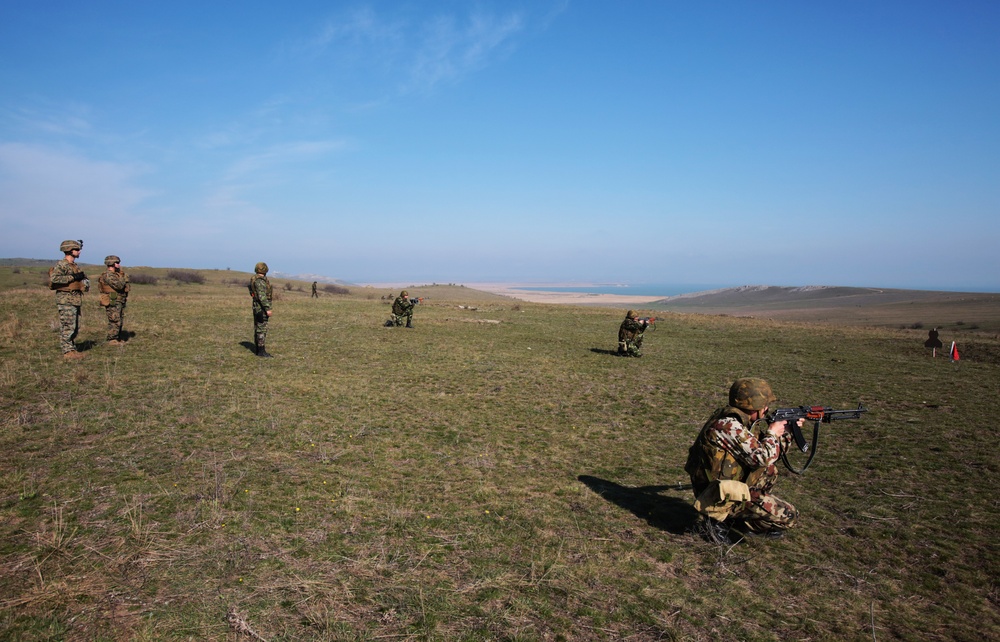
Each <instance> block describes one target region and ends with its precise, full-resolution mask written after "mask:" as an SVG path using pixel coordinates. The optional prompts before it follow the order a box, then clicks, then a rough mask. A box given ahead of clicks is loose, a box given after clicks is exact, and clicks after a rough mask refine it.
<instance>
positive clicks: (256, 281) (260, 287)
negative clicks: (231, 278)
mask: <svg viewBox="0 0 1000 642" xmlns="http://www.w3.org/2000/svg"><path fill="white" fill-rule="evenodd" d="M248 287H249V289H250V296H251V297H252V298H253V307H254V308H260V309H261V310H264V311H267V310H270V309H271V297H272V296H273V290H272V289H271V282H270V281H268V280H267V277H266V276H264V275H263V274H254V275H253V276H252V277H250V285H249V286H248Z"/></svg>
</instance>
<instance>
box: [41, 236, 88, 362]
mask: <svg viewBox="0 0 1000 642" xmlns="http://www.w3.org/2000/svg"><path fill="white" fill-rule="evenodd" d="M82 249H83V241H74V240H68V241H63V242H62V243H61V244H60V245H59V250H60V251H61V252H62V253H63V260H61V261H59V262H58V263H56V264H55V265H54V266H53V267H52V268H51V269H50V270H49V288H50V289H52V290H55V293H56V309H57V310H58V311H59V347H60V349H61V350H62V355H63V358H64V359H82V358H83V353H82V352H80V351H79V350H77V349H76V343H74V339H76V336H77V334H79V332H80V306H81V305H83V293H84V292H88V291H89V290H90V280H89V279H88V278H87V275H86V274H84V272H83V269H82V268H81V267H80V266H79V265H77V264H76V260H77V259H78V258H80V251H81V250H82Z"/></svg>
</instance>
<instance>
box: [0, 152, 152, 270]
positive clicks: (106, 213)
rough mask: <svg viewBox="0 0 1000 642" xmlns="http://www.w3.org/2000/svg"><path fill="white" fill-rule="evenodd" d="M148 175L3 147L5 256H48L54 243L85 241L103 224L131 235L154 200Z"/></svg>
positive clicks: (0, 200)
mask: <svg viewBox="0 0 1000 642" xmlns="http://www.w3.org/2000/svg"><path fill="white" fill-rule="evenodd" d="M145 172H146V169H145V168H144V167H141V166H137V165H126V164H121V163H112V162H107V161H95V160H92V159H89V158H86V157H84V156H81V155H79V154H77V153H74V152H70V151H65V150H61V149H55V148H51V147H46V146H42V145H28V144H23V143H0V223H2V225H3V229H4V234H3V241H2V242H0V254H6V255H8V256H31V255H36V256H46V255H48V254H50V253H51V249H52V248H51V247H49V245H51V243H52V239H53V238H54V237H62V238H80V237H83V236H84V235H85V234H86V232H87V231H88V230H90V229H92V226H93V225H94V223H95V222H97V221H99V220H111V221H115V224H116V226H118V227H119V228H120V229H122V230H125V229H128V228H129V227H130V226H131V225H130V224H131V223H132V222H133V221H134V220H135V216H136V211H135V210H136V209H137V208H138V207H139V206H140V204H141V203H142V202H143V200H145V199H146V198H148V197H149V196H151V195H152V192H151V191H150V190H147V189H144V188H142V187H140V186H139V185H138V184H137V181H138V179H139V177H140V176H142V175H143V174H144V173H145Z"/></svg>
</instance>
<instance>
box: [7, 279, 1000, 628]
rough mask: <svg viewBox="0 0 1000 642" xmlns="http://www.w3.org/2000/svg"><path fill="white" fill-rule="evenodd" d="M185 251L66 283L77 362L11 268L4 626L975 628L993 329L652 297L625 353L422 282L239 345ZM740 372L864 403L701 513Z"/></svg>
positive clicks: (225, 309)
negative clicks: (726, 518)
mask: <svg viewBox="0 0 1000 642" xmlns="http://www.w3.org/2000/svg"><path fill="white" fill-rule="evenodd" d="M23 269H24V268H22V270H23ZM32 269H35V268H32ZM17 276H18V277H24V276H25V275H24V274H20V275H17ZM204 276H205V278H206V284H205V285H197V284H184V285H177V284H175V283H170V282H168V281H165V280H164V281H161V283H163V285H156V286H152V285H150V286H140V287H136V288H134V290H133V297H132V298H130V302H129V310H128V313H127V316H126V324H125V325H126V329H128V330H130V331H132V332H134V333H135V336H134V337H133V338H132V340H130V341H129V342H128V343H127V345H126V346H124V347H123V348H114V349H112V348H109V347H105V346H102V345H100V344H99V343H97V342H98V341H99V339H100V336H101V334H102V332H103V322H102V321H101V319H100V317H99V314H98V313H99V310H97V308H96V306H92V307H91V306H90V303H88V305H87V306H85V311H84V329H83V334H82V335H81V341H88V340H89V341H94V342H95V347H93V348H92V349H90V350H88V351H87V352H88V354H87V358H86V359H84V360H83V361H82V362H80V363H76V364H67V363H64V362H63V361H62V360H61V359H60V357H59V355H58V347H57V343H58V342H57V337H56V336H55V334H54V333H53V332H52V330H51V323H50V322H51V319H52V317H53V316H54V314H55V310H54V305H53V304H52V300H51V294H50V293H48V292H45V291H41V290H38V289H30V288H29V289H23V288H18V289H14V290H8V291H6V292H5V302H6V303H7V309H8V314H12V315H13V317H14V318H16V319H17V320H18V321H17V323H18V327H19V330H18V335H17V340H16V341H14V342H13V343H11V344H6V343H3V344H0V357H2V359H3V367H2V368H0V427H2V432H0V435H2V437H0V438H2V449H0V466H2V469H3V470H4V471H5V474H4V475H3V477H2V480H0V498H2V500H3V501H2V503H0V516H2V518H0V555H2V556H0V638H4V639H23V640H64V639H72V640H76V639H79V640H84V639H85V640H96V639H101V640H164V639H198V640H227V639H228V640H232V639H244V640H246V639H266V640H306V639H309V640H384V639H395V640H560V639H561V640H584V641H587V640H633V641H645V640H709V639H712V640H715V639H745V640H772V639H838V640H839V639H857V640H861V639H864V640H870V639H877V640H891V639H900V640H917V639H919V640H945V639H990V638H994V637H998V636H1000V618H998V616H997V612H998V611H997V608H996V607H997V603H996V596H997V590H996V580H995V577H996V575H997V572H998V571H1000V568H998V563H997V558H996V555H995V546H994V545H993V543H992V542H993V533H994V531H995V530H996V529H997V527H998V526H1000V518H998V517H997V511H996V508H997V502H996V499H995V498H994V497H993V496H992V485H991V484H989V483H971V482H966V481H965V480H983V481H984V482H988V481H989V480H993V479H996V478H997V472H998V471H997V464H996V463H995V457H993V455H992V449H991V445H992V443H991V435H992V433H991V431H990V430H989V429H988V427H987V426H985V425H984V423H983V422H984V421H985V419H984V418H987V417H990V416H992V415H993V414H994V413H995V411H996V410H997V407H996V406H997V402H996V398H997V396H996V391H997V388H998V384H1000V373H998V367H1000V365H998V362H997V359H996V358H995V356H996V355H998V354H1000V347H998V341H997V340H996V339H994V338H991V337H989V336H988V335H980V336H979V337H978V338H977V339H976V341H977V342H978V343H976V345H977V346H978V348H977V349H976V350H975V351H972V352H973V353H974V354H973V355H971V356H969V357H968V358H967V359H964V360H963V361H961V362H959V363H958V364H952V363H950V362H949V361H948V360H947V359H944V358H938V359H931V358H930V356H929V354H927V353H926V351H925V350H924V349H923V348H922V345H921V344H922V337H923V336H924V335H925V333H921V332H920V331H918V330H910V329H899V328H897V327H888V326H887V327H882V328H867V327H844V326H838V325H814V324H804V323H786V322H775V321H767V320H761V319H741V318H733V317H714V316H701V315H687V314H668V315H667V316H666V317H665V318H663V319H662V320H659V321H658V323H657V326H658V327H657V329H656V330H655V331H653V332H650V333H649V335H648V336H647V339H646V344H645V356H644V357H643V358H642V359H620V358H617V357H613V356H611V355H610V354H609V353H610V351H612V350H613V349H614V348H615V336H616V331H617V326H618V323H619V322H620V320H621V311H619V310H611V309H599V308H568V307H565V308H564V307H558V306H544V305H532V304H524V303H518V302H514V301H511V300H509V299H504V298H500V297H495V296H491V295H487V294H484V293H479V292H474V291H471V290H468V289H466V288H461V287H457V286H426V287H420V286H416V287H412V288H408V289H409V290H410V292H411V294H414V295H415V296H422V297H424V302H423V303H421V304H420V305H419V306H418V307H417V309H416V310H415V319H414V320H415V325H416V329H414V330H407V329H402V328H399V329H390V328H383V327H381V323H382V322H383V321H384V320H385V318H386V317H387V315H388V312H387V310H386V307H385V306H384V305H383V304H382V302H381V301H380V300H379V299H378V295H380V294H383V293H382V292H381V291H374V292H373V291H371V290H370V289H365V288H351V289H350V293H349V294H347V295H343V296H337V297H323V298H320V299H311V298H310V296H309V293H308V288H306V290H307V291H305V292H298V291H296V290H291V291H285V292H283V293H282V294H283V297H282V300H281V302H280V305H279V306H277V308H276V313H275V316H274V317H273V319H272V326H271V333H270V335H269V342H268V348H269V351H271V352H272V353H273V354H275V355H276V356H275V358H274V359H271V360H263V359H258V358H256V357H255V356H253V354H252V353H251V351H250V350H249V349H248V347H247V344H248V342H249V337H250V335H251V332H252V330H251V325H250V315H249V310H248V307H249V306H248V303H247V301H246V298H247V297H246V296H245V293H244V292H245V291H244V290H242V286H240V287H237V286H238V285H239V281H240V279H241V278H244V275H240V274H237V273H233V272H225V271H223V272H205V273H204ZM248 277H249V275H245V278H248ZM2 278H3V269H0V286H2V283H3V281H2ZM234 280H235V281H236V282H237V283H235V284H234V283H230V282H229V281H234ZM472 308H475V309H472ZM485 320H489V321H494V322H495V323H493V322H490V323H484V322H483V321H485ZM10 364H15V365H13V366H11V365H10ZM743 374H759V375H763V376H766V377H768V378H769V379H770V380H771V382H772V383H773V384H774V386H775V388H776V389H777V390H778V392H779V394H780V396H781V402H783V403H788V404H799V403H825V404H829V405H834V406H837V407H850V406H851V405H853V404H856V403H857V402H858V401H862V402H863V403H865V405H866V406H867V407H868V408H869V409H870V412H869V414H868V415H867V416H866V417H865V418H864V419H863V420H861V421H857V422H840V423H838V424H835V425H833V426H830V427H829V428H828V429H826V427H825V432H824V435H823V441H822V442H821V444H820V451H819V455H818V457H817V460H816V462H815V463H814V464H813V467H812V468H811V469H810V470H809V472H808V473H807V474H806V475H804V476H802V477H797V478H790V477H788V478H785V479H783V480H782V483H781V487H780V489H779V494H780V495H782V496H783V497H785V498H786V499H789V500H790V501H792V502H793V503H795V504H796V506H798V507H799V509H800V510H801V511H802V520H801V525H800V527H799V528H798V529H797V530H796V531H795V532H793V533H792V534H791V535H790V536H789V537H788V538H786V539H785V540H781V541H778V542H768V543H763V542H756V541H754V542H747V543H742V544H740V545H738V546H735V547H731V548H729V547H716V546H712V545H710V544H708V543H706V542H704V541H702V540H700V539H699V538H698V537H696V536H695V535H693V534H691V533H689V532H688V530H689V528H690V526H691V524H692V523H693V520H694V511H693V509H692V508H691V506H690V504H691V502H690V498H689V497H688V495H687V493H685V492H678V491H673V490H670V489H669V486H670V485H671V484H673V483H676V482H677V481H683V479H684V474H683V471H682V465H683V462H684V457H685V454H686V449H687V447H688V446H689V445H690V442H691V440H692V439H693V436H694V432H695V431H696V430H697V428H698V427H699V426H700V424H701V422H702V421H703V420H704V418H705V417H706V416H707V414H708V413H709V412H710V411H711V410H712V408H714V407H715V406H716V405H718V404H719V403H720V402H721V401H722V396H723V393H724V391H725V389H726V386H727V384H728V382H729V381H730V380H731V379H732V378H733V377H734V376H738V375H743ZM956 480H957V481H956ZM255 636H256V638H255Z"/></svg>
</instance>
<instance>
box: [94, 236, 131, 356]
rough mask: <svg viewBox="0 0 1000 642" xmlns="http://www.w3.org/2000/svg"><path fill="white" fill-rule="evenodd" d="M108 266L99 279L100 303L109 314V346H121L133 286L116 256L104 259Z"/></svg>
mask: <svg viewBox="0 0 1000 642" xmlns="http://www.w3.org/2000/svg"><path fill="white" fill-rule="evenodd" d="M104 265H106V266H107V268H108V269H107V270H105V271H104V272H103V273H102V274H101V276H99V277H98V278H97V286H98V289H99V290H100V292H101V298H100V303H101V305H102V306H104V310H105V312H107V314H108V345H121V344H122V343H124V342H125V337H124V335H123V334H122V324H123V323H124V322H125V302H126V300H127V299H128V293H129V290H130V289H131V286H130V285H129V283H128V274H126V273H125V271H124V270H122V266H121V259H120V258H118V257H117V256H115V255H114V254H112V255H110V256H106V257H104Z"/></svg>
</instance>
